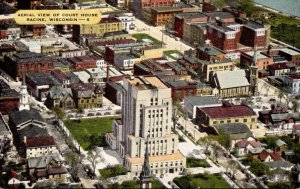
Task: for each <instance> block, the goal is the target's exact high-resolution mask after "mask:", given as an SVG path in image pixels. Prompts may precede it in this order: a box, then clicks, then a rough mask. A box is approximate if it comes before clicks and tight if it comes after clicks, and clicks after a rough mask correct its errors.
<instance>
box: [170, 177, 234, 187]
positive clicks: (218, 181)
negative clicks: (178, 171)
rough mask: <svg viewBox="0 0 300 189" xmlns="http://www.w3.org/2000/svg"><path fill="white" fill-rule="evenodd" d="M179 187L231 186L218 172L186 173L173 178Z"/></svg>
mask: <svg viewBox="0 0 300 189" xmlns="http://www.w3.org/2000/svg"><path fill="white" fill-rule="evenodd" d="M173 181H174V182H175V184H176V185H177V186H179V188H181V189H185V188H197V187H200V188H231V187H230V185H229V184H228V183H227V182H226V181H225V180H224V179H223V177H222V176H221V175H220V174H212V175H209V174H197V175H187V176H184V177H180V178H175V179H174V180H173Z"/></svg>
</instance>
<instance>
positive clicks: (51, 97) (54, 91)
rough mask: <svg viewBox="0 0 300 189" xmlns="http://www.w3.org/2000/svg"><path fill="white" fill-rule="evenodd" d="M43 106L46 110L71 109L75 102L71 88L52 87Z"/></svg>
mask: <svg viewBox="0 0 300 189" xmlns="http://www.w3.org/2000/svg"><path fill="white" fill-rule="evenodd" d="M45 104H46V105H47V107H48V108H55V107H58V108H62V109H73V108H75V102H74V99H73V93H72V90H71V88H63V87H55V86H54V87H52V88H51V89H50V90H49V94H48V96H47V100H46V101H45Z"/></svg>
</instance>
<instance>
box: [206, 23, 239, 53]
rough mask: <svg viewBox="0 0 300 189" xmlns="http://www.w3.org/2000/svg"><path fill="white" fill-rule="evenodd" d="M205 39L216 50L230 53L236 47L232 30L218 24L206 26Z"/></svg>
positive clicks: (234, 34)
mask: <svg viewBox="0 0 300 189" xmlns="http://www.w3.org/2000/svg"><path fill="white" fill-rule="evenodd" d="M207 27H208V31H207V38H208V39H209V40H210V41H211V43H212V44H213V46H215V47H216V48H218V49H221V50H225V51H230V50H235V49H236V47H237V39H236V34H237V33H238V32H237V31H235V30H234V29H231V28H229V27H227V26H221V25H218V24H208V25H207Z"/></svg>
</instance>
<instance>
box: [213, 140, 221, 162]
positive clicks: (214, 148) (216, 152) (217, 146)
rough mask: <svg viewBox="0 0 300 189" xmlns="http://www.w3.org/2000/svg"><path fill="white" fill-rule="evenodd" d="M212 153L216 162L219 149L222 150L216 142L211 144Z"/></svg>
mask: <svg viewBox="0 0 300 189" xmlns="http://www.w3.org/2000/svg"><path fill="white" fill-rule="evenodd" d="M211 148H212V155H213V160H214V161H216V162H218V157H219V151H220V150H222V149H221V147H220V146H219V145H218V144H216V143H213V144H212V146H211Z"/></svg>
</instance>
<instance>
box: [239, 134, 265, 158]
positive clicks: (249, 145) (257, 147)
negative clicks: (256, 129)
mask: <svg viewBox="0 0 300 189" xmlns="http://www.w3.org/2000/svg"><path fill="white" fill-rule="evenodd" d="M235 147H236V155H237V156H238V157H242V156H247V155H248V153H249V151H251V152H255V151H258V152H259V153H260V151H262V149H263V147H262V144H261V143H260V142H259V141H258V140H256V139H254V138H252V137H249V138H248V139H242V140H240V141H238V142H237V143H235Z"/></svg>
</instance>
